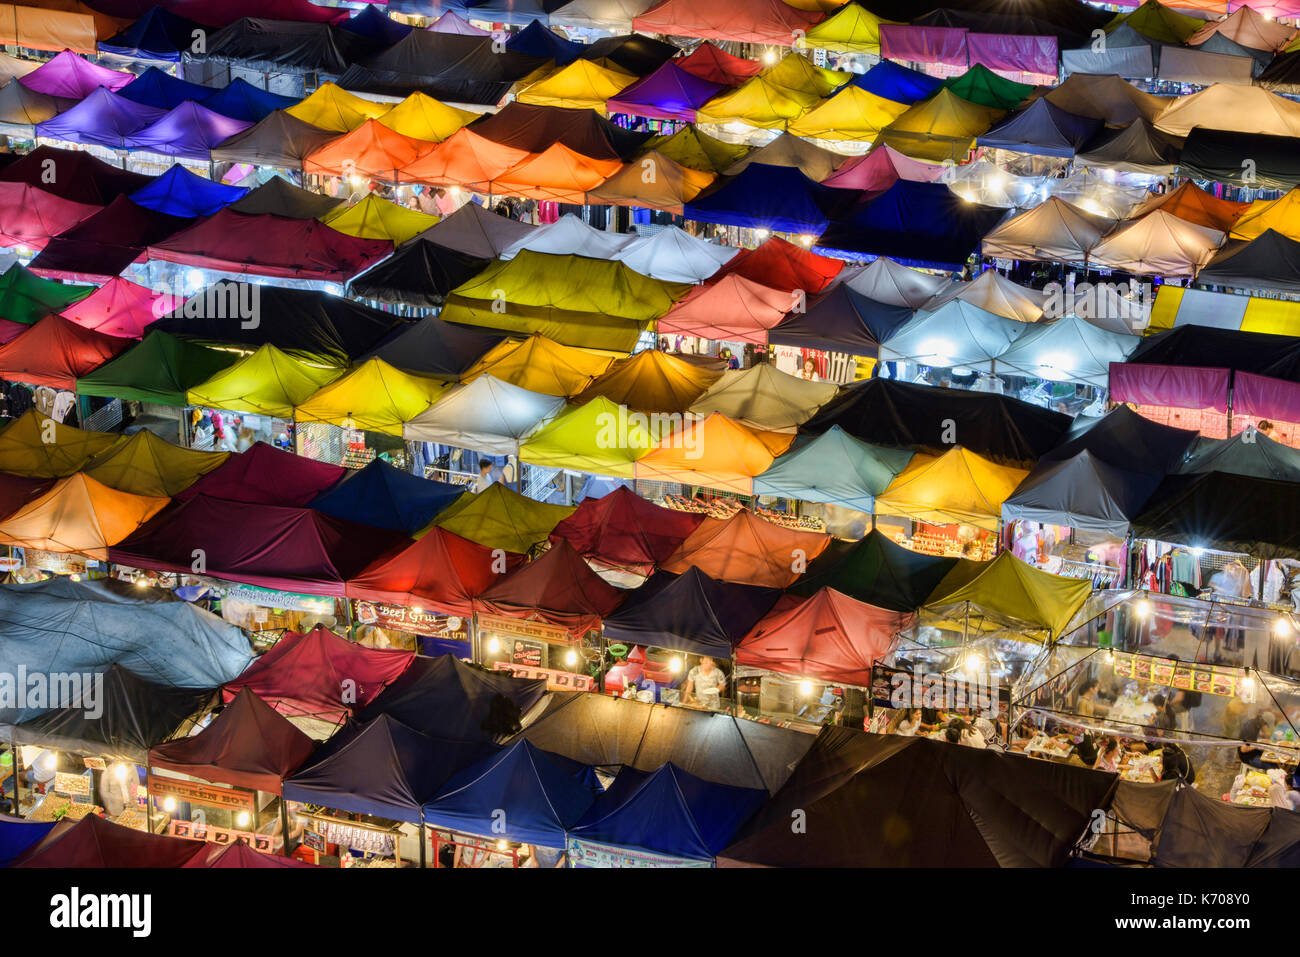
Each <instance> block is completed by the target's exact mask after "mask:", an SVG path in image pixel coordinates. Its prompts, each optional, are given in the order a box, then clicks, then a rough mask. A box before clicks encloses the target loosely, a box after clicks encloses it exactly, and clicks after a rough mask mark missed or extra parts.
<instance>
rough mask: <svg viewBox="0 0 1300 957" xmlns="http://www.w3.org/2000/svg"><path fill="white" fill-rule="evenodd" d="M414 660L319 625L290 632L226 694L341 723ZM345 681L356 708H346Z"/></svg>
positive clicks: (226, 688)
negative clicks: (250, 696) (253, 697)
mask: <svg viewBox="0 0 1300 957" xmlns="http://www.w3.org/2000/svg"><path fill="white" fill-rule="evenodd" d="M414 659H415V654H414V652H410V651H400V650H398V649H383V650H381V649H378V648H366V647H364V646H362V645H359V644H357V643H356V642H354V641H349V640H348V639H347V638H343V637H340V636H339V635H336V634H335V633H334V632H332V631H330V630H329V629H327V628H326V627H325V626H324V625H317V626H316V627H315V628H313V629H312V630H311V631H309V632H307V633H306V634H303V633H301V632H297V631H289V632H286V633H285V634H284V635H283V636H282V637H281V638H280V640H279V641H277V642H276V643H275V644H274V645H272V646H271V647H270V648H269V649H267V650H266V651H265V652H263V653H262V654H261V655H259V656H258V657H257V658H256V659H254V661H253V663H252V664H251V665H249V666H248V668H247V669H245V670H244V671H243V672H241V673H240V674H239V676H238V677H236V678H234V679H232V680H230V681H227V682H226V683H225V685H224V686H223V688H222V691H221V694H222V698H223V699H224V700H225V701H227V702H230V701H232V700H234V699H235V698H236V697H237V696H239V695H240V694H243V693H245V692H248V693H251V694H254V695H256V696H257V697H258V698H259V699H260V700H262V701H264V702H266V703H267V704H269V705H270V706H271V707H272V708H274V709H275V710H276V711H278V712H279V713H280V714H283V715H287V716H290V717H316V718H323V719H325V720H328V721H341V720H342V719H343V718H344V717H346V716H347V715H348V714H350V713H354V712H355V711H357V710H359V709H361V708H364V707H365V706H366V705H367V704H369V703H370V702H371V701H372V700H373V699H374V698H375V696H376V695H378V694H379V692H380V691H382V690H383V689H384V687H386V686H387V685H388V684H390V683H391V682H392V681H393V680H394V679H395V678H397V676H398V675H400V674H402V672H404V671H405V670H406V669H407V668H408V667H410V664H411V662H412V661H413V660H414ZM344 681H351V682H353V684H352V685H351V686H350V687H352V688H354V689H355V692H356V698H355V701H354V702H353V703H350V704H345V703H344V702H343V700H342V696H341V695H340V693H339V689H340V688H342V687H343V683H344Z"/></svg>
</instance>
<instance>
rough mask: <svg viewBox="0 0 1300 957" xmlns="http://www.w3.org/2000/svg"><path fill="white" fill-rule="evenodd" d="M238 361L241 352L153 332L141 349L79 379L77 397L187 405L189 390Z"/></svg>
mask: <svg viewBox="0 0 1300 957" xmlns="http://www.w3.org/2000/svg"><path fill="white" fill-rule="evenodd" d="M239 359H240V354H239V353H238V352H227V351H225V350H223V349H212V348H209V347H208V346H200V345H196V344H195V343H193V342H188V341H186V340H184V339H177V338H176V337H175V336H171V335H168V334H167V333H165V332H151V333H149V334H148V335H147V336H145V337H144V339H143V341H141V342H140V343H139V344H138V345H135V346H132V347H131V348H130V349H128V350H127V351H126V352H124V353H122V354H121V355H120V356H118V357H117V358H116V359H113V360H111V361H109V362H106V363H104V365H102V366H100V367H99V368H98V369H96V370H95V371H94V372H92V373H90V375H87V376H84V377H83V378H80V379H78V380H77V393H78V394H79V395H102V396H112V397H116V398H119V399H135V400H137V401H139V402H156V403H158V404H159V405H186V404H187V403H188V401H189V400H188V398H187V393H188V392H189V390H190V389H192V388H194V387H195V386H197V385H199V384H200V383H203V382H206V381H207V380H208V379H211V378H212V377H213V376H214V375H216V374H217V373H218V372H220V371H221V370H222V369H227V368H229V367H230V366H232V365H234V364H235V363H236V362H238V361H239Z"/></svg>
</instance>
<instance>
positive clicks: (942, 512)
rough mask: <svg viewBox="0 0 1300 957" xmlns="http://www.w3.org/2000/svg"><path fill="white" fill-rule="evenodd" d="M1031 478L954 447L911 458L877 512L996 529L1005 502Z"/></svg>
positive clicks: (882, 495)
mask: <svg viewBox="0 0 1300 957" xmlns="http://www.w3.org/2000/svg"><path fill="white" fill-rule="evenodd" d="M1027 474H1028V472H1027V471H1026V470H1024V469H1018V468H1013V467H1010V466H1006V465H996V464H994V463H993V462H990V461H989V460H988V459H985V458H982V457H981V456H979V455H976V454H975V453H973V452H971V451H969V450H967V449H964V448H962V447H960V446H954V447H953V448H952V449H950V450H949V451H947V452H945V453H944V454H942V455H940V456H938V457H934V456H931V455H917V456H916V457H915V458H913V459H912V461H911V462H910V463H909V464H908V466H907V467H906V468H905V469H903V471H902V472H900V473H899V474H898V477H897V478H895V479H894V481H892V482H891V483H889V487H888V488H887V489H885V491H883V492H881V493H880V494H879V495H877V496H876V509H877V511H880V512H884V513H887V514H893V515H905V516H907V517H909V518H912V519H918V520H920V521H923V522H931V523H934V524H938V525H946V524H960V523H965V524H970V525H975V526H976V527H978V528H986V529H993V530H996V528H997V526H998V520H999V517H1000V516H1001V514H1002V503H1003V502H1004V501H1006V499H1007V496H1009V495H1010V494H1011V493H1012V492H1014V491H1015V489H1016V486H1017V485H1019V484H1020V482H1021V481H1022V480H1023V479H1024V477H1025V476H1026V475H1027Z"/></svg>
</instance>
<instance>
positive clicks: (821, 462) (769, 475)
mask: <svg viewBox="0 0 1300 957" xmlns="http://www.w3.org/2000/svg"><path fill="white" fill-rule="evenodd" d="M911 460H912V453H911V452H908V451H904V450H901V449H882V448H877V447H876V446H872V445H868V444H867V443H865V442H860V441H858V440H857V439H855V438H853V436H851V435H849V434H848V433H847V432H845V431H844V430H843V429H841V428H839V426H832V427H831V428H830V429H828V430H827V431H826V432H824V433H822V434H821V435H819V436H818V437H817V438H815V439H812V440H811V441H808V442H804V443H801V444H798V445H796V446H795V447H794V448H793V449H792V450H791V451H790V452H787V453H786V454H785V455H782V456H781V457H780V458H778V459H777V460H776V461H775V462H773V463H772V467H771V468H769V469H768V470H767V471H766V472H764V473H763V474H762V475H759V476H758V477H756V478H755V479H754V494H755V495H779V496H784V497H786V498H794V499H799V500H800V501H804V502H825V503H827V504H829V505H838V506H840V507H842V508H853V509H857V510H859V511H863V512H870V511H873V510H874V508H875V503H876V496H877V495H879V494H880V493H881V492H883V491H884V490H885V489H886V488H888V487H889V484H890V483H891V482H893V480H894V479H895V478H896V477H897V476H898V473H899V472H901V471H903V469H904V468H905V467H906V466H907V464H908V463H909V462H910V461H911Z"/></svg>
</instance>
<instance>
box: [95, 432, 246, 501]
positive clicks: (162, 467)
mask: <svg viewBox="0 0 1300 957" xmlns="http://www.w3.org/2000/svg"><path fill="white" fill-rule="evenodd" d="M229 455H230V453H228V452H201V451H199V450H198V449H188V448H184V447H183V446H179V445H172V444H171V443H170V442H167V441H165V440H163V439H160V438H158V436H156V435H154V434H153V433H152V432H150V431H149V430H148V429H141V430H140V431H139V432H136V433H135V434H134V435H132V436H131V437H130V438H128V439H127V440H126V441H125V442H123V443H121V444H120V445H118V446H115V447H114V448H111V449H109V450H108V451H106V452H104V453H103V454H101V455H97V456H95V457H94V458H93V459H91V460H90V461H89V462H87V463H86V465H85V473H86V476H87V477H89V478H92V479H94V480H95V481H97V482H102V483H103V484H104V485H107V486H108V487H109V488H113V489H117V490H118V491H120V492H129V493H131V494H132V495H146V496H155V497H159V498H167V497H169V496H172V495H175V494H176V493H177V492H179V491H181V490H182V489H186V488H189V487H190V486H191V485H193V484H194V483H195V482H196V481H198V480H199V478H200V477H201V476H203V475H206V474H207V473H208V472H211V471H212V470H213V469H215V468H216V467H217V466H219V465H221V463H222V462H224V461H225V460H226V459H227V458H228V457H229Z"/></svg>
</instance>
